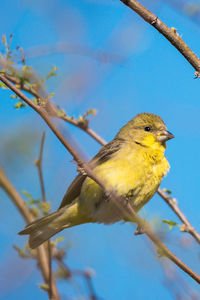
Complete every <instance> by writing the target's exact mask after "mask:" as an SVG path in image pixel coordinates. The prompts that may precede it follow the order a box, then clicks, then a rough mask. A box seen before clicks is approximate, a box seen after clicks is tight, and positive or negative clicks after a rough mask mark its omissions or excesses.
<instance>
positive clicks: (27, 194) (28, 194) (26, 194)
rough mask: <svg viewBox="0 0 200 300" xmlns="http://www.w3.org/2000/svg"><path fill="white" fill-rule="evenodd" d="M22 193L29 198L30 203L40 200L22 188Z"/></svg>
mask: <svg viewBox="0 0 200 300" xmlns="http://www.w3.org/2000/svg"><path fill="white" fill-rule="evenodd" d="M22 193H23V194H24V195H25V196H26V197H27V198H28V199H29V203H30V202H31V203H30V204H34V203H35V201H37V202H38V200H34V198H33V196H32V195H31V194H30V193H29V192H27V191H25V190H22Z"/></svg>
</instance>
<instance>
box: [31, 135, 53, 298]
mask: <svg viewBox="0 0 200 300" xmlns="http://www.w3.org/2000/svg"><path fill="white" fill-rule="evenodd" d="M44 140H45V132H43V134H42V139H41V145H40V154H39V158H38V159H36V161H35V165H36V167H37V169H38V175H39V179H40V187H41V194H42V201H43V202H46V194H45V187H44V178H43V172H42V158H43V150H44ZM47 249H48V264H49V282H48V283H49V298H50V299H54V293H53V286H52V285H53V280H52V279H53V276H52V266H51V241H50V239H49V240H48V241H47Z"/></svg>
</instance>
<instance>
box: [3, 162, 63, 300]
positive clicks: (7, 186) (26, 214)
mask: <svg viewBox="0 0 200 300" xmlns="http://www.w3.org/2000/svg"><path fill="white" fill-rule="evenodd" d="M0 187H1V188H2V189H3V190H4V191H5V192H6V194H7V195H8V196H9V198H10V199H11V200H12V202H13V204H14V205H15V206H16V207H17V208H18V210H19V212H20V214H21V215H22V216H23V218H24V220H25V221H26V223H30V222H32V221H34V217H33V215H32V214H31V212H30V211H29V209H28V207H27V206H26V204H25V202H24V200H23V198H22V197H21V196H20V194H19V193H18V191H17V190H16V189H15V187H14V186H13V185H12V183H11V182H10V181H9V179H8V178H7V177H6V175H5V173H4V171H3V169H2V168H1V167H0ZM37 260H38V265H39V268H40V270H41V272H42V276H43V278H44V281H45V283H48V282H49V265H48V253H47V251H46V247H45V245H41V246H40V247H38V248H37ZM52 290H53V294H54V297H55V298H54V300H59V299H60V296H59V293H58V290H57V287H56V283H55V280H54V279H53V280H52ZM50 299H51V298H50Z"/></svg>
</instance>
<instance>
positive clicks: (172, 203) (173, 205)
mask: <svg viewBox="0 0 200 300" xmlns="http://www.w3.org/2000/svg"><path fill="white" fill-rule="evenodd" d="M157 192H158V195H160V196H161V197H162V198H163V200H165V202H166V203H167V204H168V205H169V206H170V207H171V209H172V210H173V211H174V213H175V214H176V215H177V217H178V218H179V219H180V220H181V222H182V223H183V224H184V226H183V227H182V231H185V232H188V233H190V234H191V235H192V236H193V237H194V238H195V240H196V241H197V242H198V243H199V244H200V234H199V233H198V232H197V231H196V230H195V229H194V227H193V226H192V225H191V223H190V222H189V221H188V219H187V218H186V216H185V215H184V214H183V213H182V211H181V210H180V208H179V207H178V205H177V203H176V201H175V200H174V199H173V198H172V197H170V196H169V195H167V194H166V193H165V192H164V191H162V190H161V189H158V191H157Z"/></svg>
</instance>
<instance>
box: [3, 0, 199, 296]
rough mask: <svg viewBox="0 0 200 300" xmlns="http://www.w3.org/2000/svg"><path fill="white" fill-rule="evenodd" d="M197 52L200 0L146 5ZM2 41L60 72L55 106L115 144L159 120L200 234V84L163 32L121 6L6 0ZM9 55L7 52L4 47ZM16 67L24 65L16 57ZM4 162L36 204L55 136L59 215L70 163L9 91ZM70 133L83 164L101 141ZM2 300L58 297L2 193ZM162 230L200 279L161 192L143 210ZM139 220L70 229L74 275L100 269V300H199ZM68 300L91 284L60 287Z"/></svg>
mask: <svg viewBox="0 0 200 300" xmlns="http://www.w3.org/2000/svg"><path fill="white" fill-rule="evenodd" d="M141 2H142V4H143V5H144V6H146V7H147V8H149V9H150V10H151V11H152V12H153V13H155V14H156V15H158V16H159V18H160V19H161V20H163V21H164V22H165V23H166V24H167V25H168V26H169V27H174V28H176V29H177V32H178V34H179V35H180V36H182V37H183V39H184V40H185V41H186V43H187V44H188V45H189V46H190V47H191V49H192V50H193V51H194V52H195V53H196V54H197V55H199V54H200V50H199V49H200V1H186V0H185V1H184V0H178V1H176V0H167V1H159V0H153V1H150V2H151V3H149V1H141ZM0 20H1V21H0V23H1V31H0V33H1V36H2V35H3V34H6V36H8V37H9V35H10V34H13V35H14V36H13V41H12V45H13V48H16V47H17V45H19V46H20V47H23V49H24V52H25V56H26V63H27V65H30V66H33V68H34V70H35V71H36V73H37V75H38V76H39V77H40V78H43V77H44V76H45V75H46V74H47V73H48V72H49V71H50V70H51V68H52V66H56V67H57V68H58V70H57V74H58V75H57V76H56V77H52V78H50V79H49V80H48V81H47V83H46V92H47V93H48V94H50V93H52V92H53V93H55V95H54V96H53V102H54V103H57V104H59V106H60V107H62V108H64V109H65V111H66V112H67V114H68V115H69V116H74V117H76V118H78V117H79V116H80V115H82V114H83V113H85V112H86V111H87V110H88V109H93V108H94V109H96V110H97V115H96V116H95V117H94V118H93V119H92V120H91V121H90V126H91V127H92V128H93V129H94V130H95V131H96V132H97V133H98V134H100V135H101V136H102V137H103V138H104V139H105V140H106V141H110V140H111V139H112V138H113V137H114V135H115V134H116V133H117V131H118V130H119V129H120V127H122V126H123V125H124V124H125V123H126V122H127V121H129V120H130V119H131V118H132V117H134V116H135V115H136V114H137V113H140V112H151V113H155V114H158V115H160V116H161V117H162V118H163V120H164V121H165V123H166V125H167V127H168V129H169V131H171V132H172V133H173V134H174V135H175V137H176V138H175V139H174V140H172V141H170V142H169V143H168V148H167V151H166V156H167V158H168V160H169V162H170V165H171V169H170V172H169V174H168V176H167V177H166V178H165V179H164V180H163V182H162V184H161V187H162V188H167V189H170V190H171V191H172V196H173V197H175V198H176V199H177V201H178V204H179V206H180V208H181V209H182V211H183V212H184V213H185V214H186V216H187V217H188V219H189V220H190V221H191V223H192V224H193V225H194V227H195V228H196V229H197V231H199V230H200V201H199V182H200V175H199V169H200V156H199V148H200V130H199V128H200V126H199V118H200V99H199V87H200V83H199V79H196V80H195V79H194V77H195V76H194V70H193V69H192V67H191V66H190V65H189V64H188V63H187V61H186V60H185V59H184V58H183V57H182V56H181V55H180V54H179V53H178V52H177V50H176V49H175V48H174V47H173V46H172V45H171V44H170V43H169V42H168V41H166V40H165V39H164V38H163V37H162V36H161V35H160V34H159V33H158V32H157V31H155V29H154V28H152V27H151V26H150V25H148V24H146V23H145V22H144V21H143V20H142V19H141V18H140V17H139V16H137V15H136V14H135V13H134V12H133V11H131V10H130V9H129V8H127V7H126V6H125V5H123V4H122V3H121V2H120V1H117V0H73V1H72V0H68V1H65V0H48V1H47V0H43V1H31V0H27V1H25V0H24V1H22V0H18V1H14V0H11V1H2V3H1V10H0ZM1 51H2V52H3V51H4V46H3V44H1ZM16 60H17V57H16ZM0 103H1V104H0V139H1V142H0V164H1V165H2V166H3V168H4V170H5V172H6V174H7V176H8V177H9V178H10V180H11V181H12V183H13V184H14V185H15V187H16V188H17V189H18V191H20V192H21V191H22V190H26V191H28V192H29V193H30V194H31V195H32V196H33V197H34V198H35V199H37V198H39V197H40V186H39V180H38V176H37V170H36V167H35V166H34V161H35V159H36V158H37V157H38V153H39V148H40V141H41V135H42V131H43V130H45V131H46V140H45V147H44V160H43V170H44V178H45V187H46V192H47V200H48V201H50V202H51V206H52V210H55V209H56V208H57V207H58V206H59V204H60V201H61V200H62V197H63V195H64V193H65V191H66V189H67V187H68V185H69V184H70V182H71V181H72V180H73V178H74V177H75V175H76V165H75V163H73V162H72V158H71V156H70V155H69V154H68V153H67V152H66V150H65V149H64V147H63V146H62V145H61V144H60V143H59V141H58V140H57V139H56V138H55V136H54V135H53V134H52V133H51V132H50V130H49V129H48V128H47V127H46V125H45V124H44V122H43V121H42V120H41V119H40V117H39V116H38V115H36V113H35V112H34V111H32V110H31V109H30V108H21V109H19V110H16V109H15V108H14V105H15V103H16V100H15V99H11V98H10V92H9V91H8V90H1V91H0ZM56 125H57V126H58V127H59V129H60V130H61V132H62V133H63V134H64V135H66V136H69V134H70V135H71V136H73V138H74V140H75V141H74V143H77V148H78V149H79V151H80V153H81V154H82V156H83V157H84V158H86V159H87V160H88V159H90V158H91V157H92V156H93V155H95V154H96V153H97V151H98V150H99V149H100V147H101V146H100V145H99V144H98V143H97V142H95V141H94V140H93V139H92V138H90V137H89V136H87V134H85V133H84V132H83V131H81V130H80V129H78V128H75V127H73V126H72V125H70V124H67V123H64V122H62V121H56ZM0 199H1V210H0V224H1V226H0V244H1V247H0V269H1V276H0V299H7V300H11V299H12V300H13V299H28V300H31V299H47V295H46V293H45V292H44V291H42V290H41V289H40V288H39V287H38V285H39V284H40V283H42V281H43V279H42V277H41V274H40V271H39V270H38V269H37V268H36V263H35V261H34V260H28V259H27V260H26V259H21V258H20V257H19V255H18V253H17V252H16V251H15V250H14V249H13V245H18V246H21V247H23V245H24V243H25V242H26V240H27V238H26V237H21V236H18V235H17V233H18V232H19V231H20V230H21V229H22V228H23V227H24V225H25V224H24V221H23V219H22V217H21V216H20V214H19V213H18V211H17V210H16V208H15V207H14V205H13V204H12V203H11V201H10V199H9V198H8V197H7V196H6V195H5V193H4V192H3V191H2V190H0ZM140 215H141V216H143V217H145V218H147V219H148V220H149V221H150V222H151V224H152V225H153V227H154V228H155V229H156V230H158V231H159V232H158V233H159V235H160V236H161V237H162V238H163V240H164V242H165V243H166V244H167V245H168V247H169V248H170V249H171V250H172V251H173V252H174V253H175V254H177V256H179V257H180V258H181V259H183V261H184V262H186V263H187V264H188V265H189V266H190V267H191V268H193V269H194V270H195V271H196V272H197V273H200V248H199V245H198V244H197V243H196V242H195V241H194V240H193V239H192V238H191V237H190V236H189V235H187V234H186V233H180V229H179V228H178V227H173V228H172V229H171V230H170V229H169V226H168V225H167V224H163V223H162V220H163V219H165V220H173V221H175V222H177V223H180V222H179V220H178V219H177V218H176V216H175V215H174V213H173V212H172V211H171V210H170V208H169V207H168V206H167V205H166V204H165V203H164V201H163V200H162V199H161V198H159V196H158V195H155V196H154V197H153V199H152V200H151V201H150V203H148V204H147V205H146V206H145V208H144V209H143V210H142V211H141V213H140ZM134 231H135V226H134V225H130V224H123V225H121V224H115V225H111V226H104V225H94V224H88V225H82V226H78V227H75V228H71V229H68V230H65V231H63V232H62V236H63V237H64V241H63V242H62V246H63V245H64V247H65V246H66V247H68V250H67V257H66V263H67V265H68V266H69V267H70V268H72V269H81V270H85V269H87V268H92V269H93V270H94V271H95V276H94V278H93V284H94V287H95V291H96V294H97V295H98V296H99V298H100V299H104V300H114V299H118V300H121V299H127V300H129V299H130V300H131V299H137V300H143V299H147V298H148V299H152V300H159V299H161V297H162V299H163V300H167V299H184V300H185V299H200V297H199V296H198V294H199V292H200V288H199V286H198V284H197V283H195V282H194V281H193V280H192V279H191V278H189V277H188V276H186V275H185V274H183V273H182V272H181V271H180V270H178V269H177V268H176V267H174V266H172V265H171V264H170V263H168V262H165V260H164V262H163V263H162V264H161V263H160V260H159V259H157V257H156V256H157V255H156V254H155V253H154V252H153V251H152V244H151V242H149V240H148V239H147V238H146V237H145V236H137V237H135V236H134ZM58 288H59V291H60V293H61V296H62V299H88V298H87V288H86V287H85V285H84V282H82V281H81V280H77V279H74V280H73V281H70V282H67V281H66V280H61V281H58Z"/></svg>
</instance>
